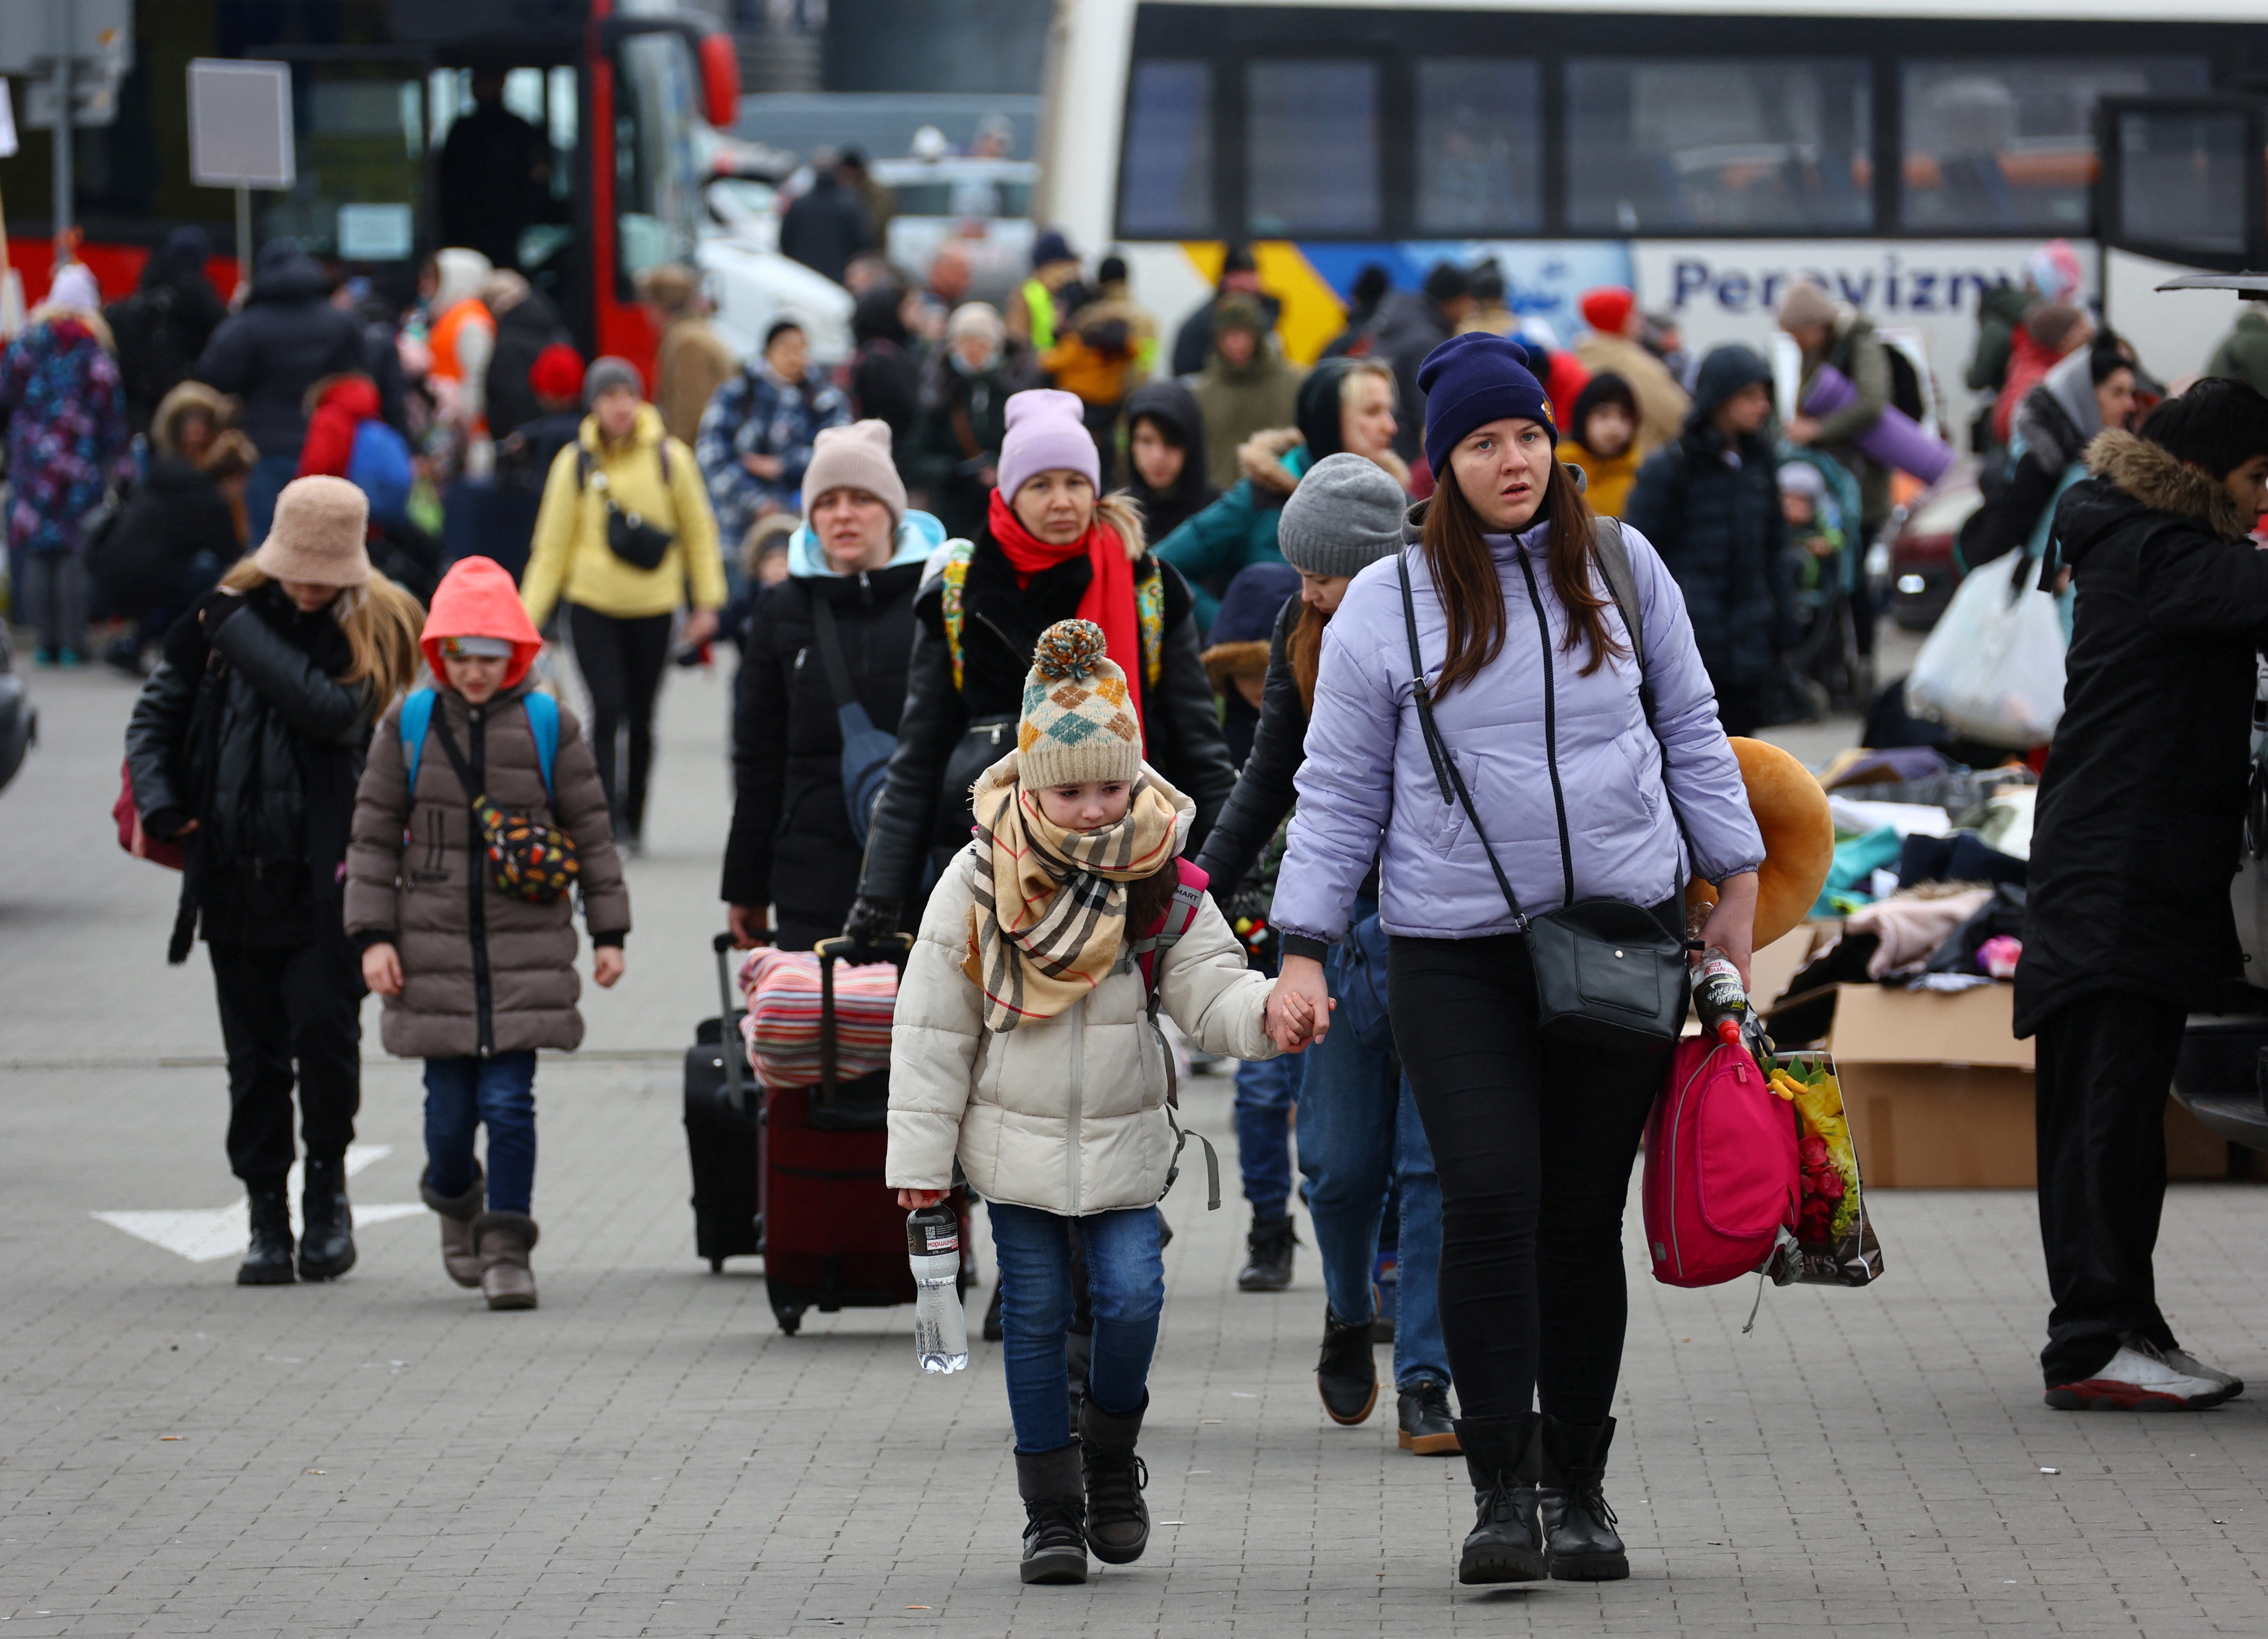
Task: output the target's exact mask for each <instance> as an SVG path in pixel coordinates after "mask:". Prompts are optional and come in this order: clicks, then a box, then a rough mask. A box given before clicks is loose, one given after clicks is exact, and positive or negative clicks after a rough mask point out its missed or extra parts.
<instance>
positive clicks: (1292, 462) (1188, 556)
mask: <svg viewBox="0 0 2268 1639" xmlns="http://www.w3.org/2000/svg"><path fill="white" fill-rule="evenodd" d="M1236 462H1237V465H1238V467H1239V468H1241V469H1242V471H1243V473H1244V476H1242V477H1241V478H1239V479H1238V480H1237V481H1236V482H1235V483H1234V484H1231V485H1230V486H1229V489H1228V492H1227V493H1226V494H1225V495H1223V496H1222V497H1221V498H1219V500H1217V501H1215V502H1214V503H1213V504H1212V505H1211V506H1208V507H1206V508H1205V509H1204V511H1203V512H1200V513H1197V514H1196V515H1195V516H1194V517H1192V518H1190V519H1189V520H1188V521H1187V522H1185V523H1183V524H1182V527H1181V528H1178V529H1175V531H1174V532H1173V533H1172V534H1170V535H1167V537H1166V538H1165V539H1164V540H1162V541H1160V542H1159V543H1158V544H1157V546H1156V547H1155V548H1154V549H1153V550H1155V551H1156V552H1157V554H1158V556H1159V557H1160V558H1163V559H1164V560H1165V561H1166V562H1167V563H1169V564H1171V565H1173V566H1174V567H1175V568H1176V569H1178V570H1180V571H1181V572H1182V580H1186V581H1188V582H1189V593H1190V595H1191V596H1193V597H1194V598H1195V599H1196V600H1197V627H1198V630H1200V631H1211V629H1212V617H1213V616H1214V614H1215V613H1217V612H1218V611H1219V609H1220V594H1222V593H1223V592H1225V591H1226V590H1227V588H1228V583H1229V582H1230V581H1231V580H1234V579H1235V578H1236V572H1237V571H1239V570H1240V569H1244V568H1248V567H1249V566H1250V565H1254V564H1280V563H1282V562H1283V561H1284V554H1283V553H1282V552H1280V551H1278V550H1277V549H1276V525H1277V523H1278V520H1280V519H1282V517H1283V516H1284V503H1285V501H1287V500H1289V499H1291V498H1292V491H1293V490H1295V489H1297V488H1298V487H1299V484H1300V474H1302V473H1304V472H1306V471H1307V446H1306V445H1305V444H1304V443H1302V442H1301V441H1300V434H1299V433H1298V432H1297V431H1296V430H1294V429H1293V428H1291V427H1278V428H1275V429H1273V430H1271V431H1270V432H1256V433H1255V434H1253V435H1252V437H1250V438H1248V439H1245V441H1244V442H1243V443H1242V444H1241V445H1240V446H1239V447H1237V452H1236Z"/></svg>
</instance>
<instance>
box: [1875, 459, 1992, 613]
mask: <svg viewBox="0 0 2268 1639" xmlns="http://www.w3.org/2000/svg"><path fill="white" fill-rule="evenodd" d="M1984 504H1985V497H1984V495H1983V493H1982V492H1981V491H1978V489H1977V476H1976V474H1975V473H1974V472H1973V471H1971V470H1968V469H1962V468H1955V469H1954V470H1953V471H1952V472H1950V473H1948V474H1947V475H1946V476H1945V477H1944V478H1943V479H1941V480H1940V481H1939V483H1938V484H1937V486H1936V487H1935V488H1934V489H1932V490H1929V491H1925V492H1924V493H1923V495H1922V496H1921V498H1919V499H1918V500H1917V501H1915V502H1914V504H1913V506H1911V508H1910V509H1909V510H1908V511H1907V513H1906V516H1905V521H1904V523H1902V524H1900V525H1899V526H1898V527H1897V528H1896V530H1895V531H1894V532H1893V533H1892V534H1891V536H1890V567H1889V581H1890V616H1891V618H1893V619H1894V620H1896V622H1897V623H1898V624H1900V625H1901V626H1904V628H1905V629H1906V630H1907V631H1928V630H1929V629H1930V628H1931V627H1932V626H1934V625H1935V624H1937V617H1938V616H1940V615H1942V614H1943V613H1945V606H1946V605H1947V604H1948V602H1952V600H1953V589H1954V588H1955V587H1957V586H1959V585H1960V584H1961V568H1960V562H1959V559H1958V558H1957V557H1956V556H1955V552H1954V550H1953V543H1954V541H1955V538H1956V537H1957V536H1958V535H1960V534H1961V526H1962V524H1964V523H1967V522H1968V521H1969V519H1970V514H1971V513H1975V512H1976V511H1977V508H1978V507H1980V506H1984Z"/></svg>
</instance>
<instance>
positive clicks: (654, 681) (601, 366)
mask: <svg viewBox="0 0 2268 1639" xmlns="http://www.w3.org/2000/svg"><path fill="white" fill-rule="evenodd" d="M583 402H585V404H587V405H589V406H590V410H591V413H590V414H589V415H588V416H586V417H584V418H583V430H582V432H581V434H580V436H579V437H578V439H576V441H575V442H574V443H573V444H571V445H569V446H568V447H566V448H565V449H563V450H561V451H560V452H559V454H558V458H557V459H556V460H555V461H553V462H552V463H551V473H550V476H549V478H548V479H547V480H546V481H545V483H544V486H543V505H542V507H541V510H540V511H539V512H538V513H536V515H535V543H534V549H533V550H531V552H530V553H529V556H528V560H527V574H526V575H525V576H524V577H523V579H522V580H521V582H520V591H519V596H520V602H523V603H524V604H526V605H527V615H528V618H529V619H531V620H533V621H534V623H535V624H536V625H537V626H539V627H541V625H542V624H544V622H545V621H546V620H548V619H549V618H550V616H551V612H552V609H553V607H554V605H556V604H557V603H560V602H564V603H565V604H566V606H567V636H568V639H569V641H570V642H571V644H572V646H573V649H574V654H575V665H576V668H577V669H578V670H579V671H581V673H582V674H583V683H584V686H585V688H586V689H588V690H590V695H591V723H590V735H591V749H592V751H593V753H594V754H595V755H596V757H597V758H598V763H599V779H600V782H601V783H603V784H604V785H605V786H606V788H607V799H608V803H609V804H610V805H611V806H612V808H613V809H614V818H615V838H616V839H617V840H618V841H620V842H622V843H623V844H624V845H626V846H627V847H628V848H629V849H630V851H631V852H632V853H637V852H638V851H639V849H640V846H641V838H642V835H643V832H644V825H645V794H646V782H647V779H648V776H649V774H650V773H651V772H652V766H653V707H654V700H655V698H656V697H658V696H659V694H660V692H661V677H662V672H663V669H664V668H666V666H667V665H668V663H669V646H670V645H669V638H670V627H671V624H673V622H674V619H675V616H676V614H677V610H678V608H679V606H680V605H681V604H682V605H687V606H689V611H690V612H689V613H688V615H687V616H686V618H685V629H684V633H683V638H684V641H685V642H686V644H687V645H688V646H695V645H698V644H702V643H705V642H707V641H708V640H709V639H710V637H711V635H712V634H713V633H714V632H715V631H716V630H717V611H718V609H721V608H723V607H724V603H725V564H724V559H723V558H722V557H719V556H718V549H717V518H716V514H715V513H711V511H710V510H709V491H708V488H707V486H706V485H705V484H703V482H702V479H701V469H700V467H699V465H698V464H697V463H696V461H694V459H693V452H692V451H691V450H689V449H688V448H686V447H685V446H684V445H682V444H681V443H679V442H678V441H677V440H676V439H673V438H671V437H669V436H668V435H667V434H666V433H665V432H663V431H662V425H661V412H660V411H659V410H656V409H655V408H654V407H653V406H652V404H649V403H647V402H644V397H643V395H642V394H641V391H640V382H639V380H638V373H637V367H636V366H635V365H632V364H630V361H629V360H627V359H622V358H596V359H593V360H592V362H591V367H590V369H589V370H588V371H587V372H585V374H584V377H583ZM625 732H627V733H628V735H629V736H630V766H629V768H628V770H627V771H626V772H625V777H624V778H622V779H619V780H618V779H616V778H615V742H616V741H617V739H618V737H619V736H620V735H622V734H623V733H625Z"/></svg>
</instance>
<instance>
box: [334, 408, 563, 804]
mask: <svg viewBox="0 0 2268 1639" xmlns="http://www.w3.org/2000/svg"><path fill="white" fill-rule="evenodd" d="M373 425H375V424H373ZM519 704H520V705H521V707H522V708H523V709H524V710H526V712H527V727H528V729H529V731H530V732H531V733H533V734H534V735H535V763H536V766H537V767H538V768H539V769H540V770H541V771H542V774H543V794H544V795H545V796H547V797H549V798H550V799H551V801H552V802H553V804H554V805H555V806H556V804H557V802H558V794H557V793H556V792H555V791H553V790H552V788H551V764H552V759H553V758H555V757H557V756H558V755H559V702H558V701H556V700H555V699H553V698H551V697H550V696H549V695H548V694H534V693H530V694H523V695H521V696H520V697H519ZM400 727H401V756H402V759H403V761H404V762H406V763H407V764H409V785H408V786H405V787H404V789H405V790H407V791H408V792H409V797H410V800H411V801H416V797H417V764H418V762H419V761H420V759H422V758H423V756H424V755H425V736H426V735H428V734H429V733H430V732H431V729H432V727H433V690H431V689H415V690H411V691H410V693H409V698H406V699H404V700H403V701H402V702H401V724H400ZM479 795H480V793H479V792H477V791H468V792H467V793H465V796H466V797H467V799H468V800H470V799H471V798H474V797H477V796H479Z"/></svg>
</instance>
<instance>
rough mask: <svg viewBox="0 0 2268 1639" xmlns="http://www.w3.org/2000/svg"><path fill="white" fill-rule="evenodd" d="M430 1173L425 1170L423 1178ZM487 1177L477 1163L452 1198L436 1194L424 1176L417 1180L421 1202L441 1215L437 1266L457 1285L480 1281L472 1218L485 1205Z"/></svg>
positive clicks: (475, 1284)
mask: <svg viewBox="0 0 2268 1639" xmlns="http://www.w3.org/2000/svg"><path fill="white" fill-rule="evenodd" d="M426 1177H427V1178H430V1177H431V1174H430V1173H428V1174H427V1175H426ZM488 1186H489V1181H488V1179H487V1178H486V1177H484V1176H483V1175H482V1172H481V1170H480V1169H479V1167H478V1166H475V1168H474V1169H473V1181H472V1184H471V1185H470V1187H468V1189H467V1190H466V1191H465V1192H464V1193H463V1194H461V1195H459V1196H455V1197H453V1198H452V1197H450V1196H446V1195H437V1194H435V1193H434V1192H433V1186H432V1185H431V1184H430V1183H428V1182H427V1181H426V1178H419V1179H418V1180H417V1192H418V1194H419V1195H421V1196H423V1198H424V1200H425V1204H426V1205H427V1206H428V1207H431V1208H432V1209H433V1210H434V1211H435V1212H437V1213H438V1214H440V1215H441V1266H442V1267H443V1268H444V1269H446V1270H447V1271H448V1272H449V1279H451V1280H452V1281H455V1282H456V1283H457V1284H458V1285H459V1286H478V1285H479V1284H480V1283H481V1260H480V1257H479V1255H478V1254H477V1253H475V1251H473V1220H474V1219H475V1218H476V1217H478V1216H479V1215H480V1211H481V1208H482V1207H485V1206H486V1205H488Z"/></svg>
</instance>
